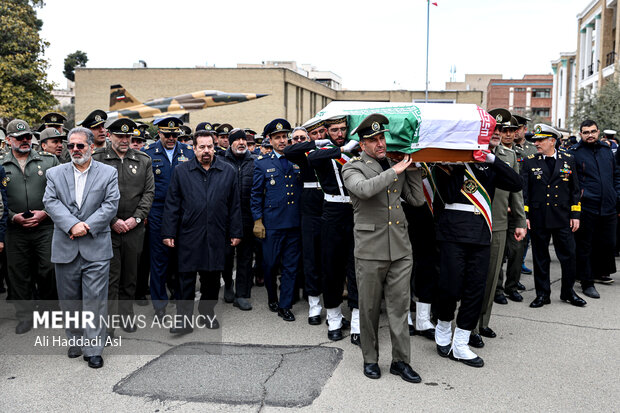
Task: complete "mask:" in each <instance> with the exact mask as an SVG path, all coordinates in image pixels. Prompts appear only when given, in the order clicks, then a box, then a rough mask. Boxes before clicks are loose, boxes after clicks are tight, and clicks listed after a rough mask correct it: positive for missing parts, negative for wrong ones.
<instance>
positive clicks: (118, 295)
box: [93, 145, 155, 315]
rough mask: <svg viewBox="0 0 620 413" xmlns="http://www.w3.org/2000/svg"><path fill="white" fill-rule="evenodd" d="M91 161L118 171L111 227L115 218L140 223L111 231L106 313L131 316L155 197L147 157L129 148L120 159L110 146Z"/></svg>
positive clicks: (98, 151) (153, 183) (149, 162)
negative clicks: (120, 231) (146, 222)
mask: <svg viewBox="0 0 620 413" xmlns="http://www.w3.org/2000/svg"><path fill="white" fill-rule="evenodd" d="M93 159H94V160H96V161H99V162H103V163H105V164H107V165H110V166H113V167H115V168H116V170H117V172H118V189H119V191H120V193H121V199H120V201H119V203H118V211H117V213H116V217H114V218H113V219H112V222H111V225H114V224H115V223H116V221H117V220H119V219H122V220H126V219H128V218H131V217H134V218H136V219H138V220H140V221H141V222H140V223H139V224H138V225H137V226H136V227H135V228H134V229H132V230H131V231H129V232H126V233H123V234H118V233H117V232H116V231H114V230H112V249H113V250H114V257H113V258H112V260H111V261H110V284H109V286H108V311H109V313H110V314H120V315H133V300H134V296H135V293H136V282H137V278H138V263H139V261H140V253H141V252H142V246H143V241H144V220H145V219H146V217H147V216H148V214H149V211H150V209H151V204H152V203H153V197H154V195H155V181H154V178H153V168H152V167H151V158H150V157H149V156H148V155H146V154H145V153H143V152H140V151H136V150H134V149H129V150H128V151H127V152H126V153H125V156H124V157H123V158H122V159H121V158H120V157H119V156H118V154H117V153H116V152H115V151H114V149H112V145H107V146H106V147H105V148H99V149H97V150H96V151H95V153H94V154H93Z"/></svg>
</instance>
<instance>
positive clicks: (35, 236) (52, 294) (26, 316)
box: [0, 150, 59, 321]
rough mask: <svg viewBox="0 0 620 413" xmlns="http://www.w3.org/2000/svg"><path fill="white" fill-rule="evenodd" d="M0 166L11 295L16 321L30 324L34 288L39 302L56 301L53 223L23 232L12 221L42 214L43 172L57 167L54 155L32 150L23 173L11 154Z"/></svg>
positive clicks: (2, 158)
mask: <svg viewBox="0 0 620 413" xmlns="http://www.w3.org/2000/svg"><path fill="white" fill-rule="evenodd" d="M0 162H1V163H2V166H3V167H4V170H5V172H6V193H7V204H8V205H7V206H8V208H9V222H8V224H7V231H6V238H5V240H6V254H7V270H8V271H7V272H8V276H9V281H10V287H11V295H12V298H13V299H14V300H15V307H16V312H17V319H18V320H19V321H29V320H31V318H32V310H33V309H34V302H33V293H34V290H33V287H35V288H36V289H37V292H38V297H39V299H41V300H56V299H57V294H56V280H55V278H54V265H53V264H52V263H51V261H50V259H51V248H52V233H53V231H54V223H53V222H52V220H51V219H50V218H49V217H47V218H45V219H44V220H43V221H42V222H41V223H39V225H37V226H36V227H32V228H24V227H22V226H21V225H18V224H15V223H14V222H13V219H14V218H15V215H17V214H21V213H23V212H26V211H31V210H41V211H43V210H45V207H44V205H43V194H44V193H45V186H46V185H47V179H46V177H45V172H46V171H47V170H48V169H49V168H52V167H54V166H56V165H58V164H59V163H58V159H56V157H55V156H54V155H51V154H48V153H47V152H41V153H39V152H37V151H35V150H31V151H30V153H29V154H28V158H27V160H26V166H25V167H24V172H22V169H21V167H20V166H19V162H18V161H17V159H16V158H15V157H14V156H13V152H12V151H10V152H7V153H4V154H1V155H0Z"/></svg>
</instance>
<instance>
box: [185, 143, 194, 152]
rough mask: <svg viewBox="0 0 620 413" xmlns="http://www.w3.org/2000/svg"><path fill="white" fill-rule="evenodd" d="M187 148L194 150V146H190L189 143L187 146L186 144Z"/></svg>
mask: <svg viewBox="0 0 620 413" xmlns="http://www.w3.org/2000/svg"><path fill="white" fill-rule="evenodd" d="M185 147H186V148H187V149H190V150H191V149H193V146H192V145H190V144H189V143H186V144H185Z"/></svg>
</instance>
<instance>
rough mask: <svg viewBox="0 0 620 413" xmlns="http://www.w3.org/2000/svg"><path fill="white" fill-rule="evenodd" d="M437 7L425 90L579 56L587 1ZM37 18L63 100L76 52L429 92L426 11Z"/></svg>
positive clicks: (90, 13) (316, 7)
mask: <svg viewBox="0 0 620 413" xmlns="http://www.w3.org/2000/svg"><path fill="white" fill-rule="evenodd" d="M437 3H438V5H437V6H432V5H431V6H430V37H429V39H430V41H429V44H430V52H429V89H430V90H442V89H444V87H445V82H447V81H449V80H450V77H451V73H450V68H451V67H452V66H455V67H456V80H457V81H462V80H464V77H465V74H466V73H501V74H503V76H504V78H508V79H509V78H521V77H522V76H523V75H524V74H546V73H551V64H550V62H551V60H555V59H557V58H558V57H559V54H560V53H561V52H570V51H575V50H576V48H577V18H576V15H577V14H578V13H580V12H581V11H582V10H583V9H584V8H585V7H586V6H587V5H588V4H589V3H590V0H519V1H517V0H496V1H493V0H437ZM37 13H38V16H39V18H40V19H41V20H43V29H42V32H41V36H42V37H43V38H44V39H45V40H46V41H48V42H49V43H50V46H49V48H48V49H46V52H45V57H46V58H47V59H48V61H49V62H50V68H49V79H50V80H52V81H53V82H55V83H56V84H57V85H58V86H60V87H61V88H64V87H65V85H66V79H65V78H64V76H63V74H62V71H63V65H64V64H63V62H64V59H65V57H66V56H67V55H68V54H69V53H72V52H74V51H76V50H81V51H83V52H86V54H87V55H88V58H89V61H88V64H87V67H92V68H98V67H110V68H123V67H132V66H133V64H134V63H136V62H138V60H144V61H145V62H147V65H148V67H196V66H205V65H207V66H215V67H236V64H237V63H260V62H262V61H268V60H286V61H290V60H293V61H296V62H297V64H298V65H300V64H304V63H310V64H312V65H313V66H315V67H316V68H317V70H326V71H332V72H334V73H336V74H337V75H339V76H340V77H341V78H342V83H343V87H344V88H346V89H352V90H357V89H363V90H390V89H411V90H424V87H425V55H426V16H427V1H426V0H408V1H404V0H382V1H379V2H377V1H368V0H355V1H351V0H314V1H300V0H286V1H283V0H264V1H249V0H217V1H213V0H194V1H191V0H174V1H170V0H166V1H163V0H148V1H144V0H123V1H120V0H105V1H102V2H93V1H85V0H80V1H76V0H48V1H47V4H46V5H45V6H44V7H43V8H41V9H38V10H37ZM205 89H209V86H208V85H205ZM245 92H251V91H245Z"/></svg>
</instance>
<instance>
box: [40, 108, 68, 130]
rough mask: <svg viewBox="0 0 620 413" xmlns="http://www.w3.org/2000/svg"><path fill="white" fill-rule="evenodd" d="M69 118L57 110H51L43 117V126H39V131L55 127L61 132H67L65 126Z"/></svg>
mask: <svg viewBox="0 0 620 413" xmlns="http://www.w3.org/2000/svg"><path fill="white" fill-rule="evenodd" d="M66 120H67V118H66V117H65V116H64V115H61V114H60V113H57V112H49V113H46V114H45V115H43V116H42V117H41V126H40V127H39V132H43V130H44V129H46V128H54V129H56V130H57V131H58V132H60V133H61V134H65V135H66V132H65V131H64V130H63V126H64V124H65V121H66Z"/></svg>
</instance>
